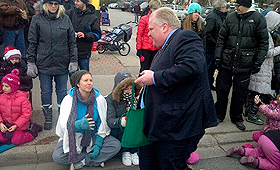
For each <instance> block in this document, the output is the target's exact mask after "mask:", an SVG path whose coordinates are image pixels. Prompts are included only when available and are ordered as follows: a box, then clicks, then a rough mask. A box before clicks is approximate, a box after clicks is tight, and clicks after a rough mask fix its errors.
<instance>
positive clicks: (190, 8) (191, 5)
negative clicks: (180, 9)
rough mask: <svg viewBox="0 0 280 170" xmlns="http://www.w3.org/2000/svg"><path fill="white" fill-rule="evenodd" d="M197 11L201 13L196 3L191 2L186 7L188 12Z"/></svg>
mask: <svg viewBox="0 0 280 170" xmlns="http://www.w3.org/2000/svg"><path fill="white" fill-rule="evenodd" d="M195 12H198V13H199V14H201V6H200V5H199V4H198V3H191V4H190V6H189V8H188V14H192V13H195Z"/></svg>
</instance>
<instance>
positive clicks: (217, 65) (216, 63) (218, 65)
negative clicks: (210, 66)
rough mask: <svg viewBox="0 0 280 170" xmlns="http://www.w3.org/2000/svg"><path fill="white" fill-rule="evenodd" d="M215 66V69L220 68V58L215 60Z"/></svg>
mask: <svg viewBox="0 0 280 170" xmlns="http://www.w3.org/2000/svg"><path fill="white" fill-rule="evenodd" d="M215 66H216V69H217V70H220V68H221V60H220V59H216V60H215Z"/></svg>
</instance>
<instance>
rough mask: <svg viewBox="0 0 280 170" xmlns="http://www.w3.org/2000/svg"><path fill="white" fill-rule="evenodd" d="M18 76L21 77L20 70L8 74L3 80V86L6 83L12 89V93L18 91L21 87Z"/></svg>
mask: <svg viewBox="0 0 280 170" xmlns="http://www.w3.org/2000/svg"><path fill="white" fill-rule="evenodd" d="M18 75H19V70H18V69H13V70H12V72H11V73H10V74H7V75H6V76H5V77H3V78H2V81H1V86H2V84H3V83H6V84H8V85H9V86H10V87H11V89H12V92H15V91H17V90H18V86H19V81H20V79H19V77H18Z"/></svg>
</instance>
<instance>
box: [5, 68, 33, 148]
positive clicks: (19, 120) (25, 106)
mask: <svg viewBox="0 0 280 170" xmlns="http://www.w3.org/2000/svg"><path fill="white" fill-rule="evenodd" d="M18 74H19V70H18V69H14V70H12V72H11V73H10V74H7V75H6V76H5V77H3V79H2V81H1V87H2V92H3V94H1V95H0V130H1V132H0V143H9V142H11V143H12V144H14V145H21V144H24V143H27V142H30V141H32V140H33V139H34V138H35V136H36V135H37V134H36V133H33V132H32V131H30V130H27V129H28V127H29V120H30V116H31V114H32V108H31V104H30V102H29V100H28V94H27V93H26V92H22V91H19V90H18V86H19V81H20V79H19V77H18V76H17V75H18Z"/></svg>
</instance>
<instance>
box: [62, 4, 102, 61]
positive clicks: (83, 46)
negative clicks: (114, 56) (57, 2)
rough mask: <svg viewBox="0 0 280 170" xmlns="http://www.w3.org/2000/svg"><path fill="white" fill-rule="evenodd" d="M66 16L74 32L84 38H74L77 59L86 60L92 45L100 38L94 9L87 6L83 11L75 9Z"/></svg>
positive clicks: (91, 6)
mask: <svg viewBox="0 0 280 170" xmlns="http://www.w3.org/2000/svg"><path fill="white" fill-rule="evenodd" d="M66 14H67V15H68V16H69V18H70V20H71V22H72V24H73V27H74V30H75V32H76V33H77V32H83V33H84V34H85V38H78V37H76V42H77V47H78V57H79V58H87V57H88V54H90V52H91V48H92V43H93V42H96V41H98V40H99V39H100V37H101V29H100V24H99V19H97V16H96V14H95V8H94V6H93V5H91V4H88V5H87V8H86V10H85V11H81V10H79V9H77V8H75V9H71V10H69V11H67V12H66Z"/></svg>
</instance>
